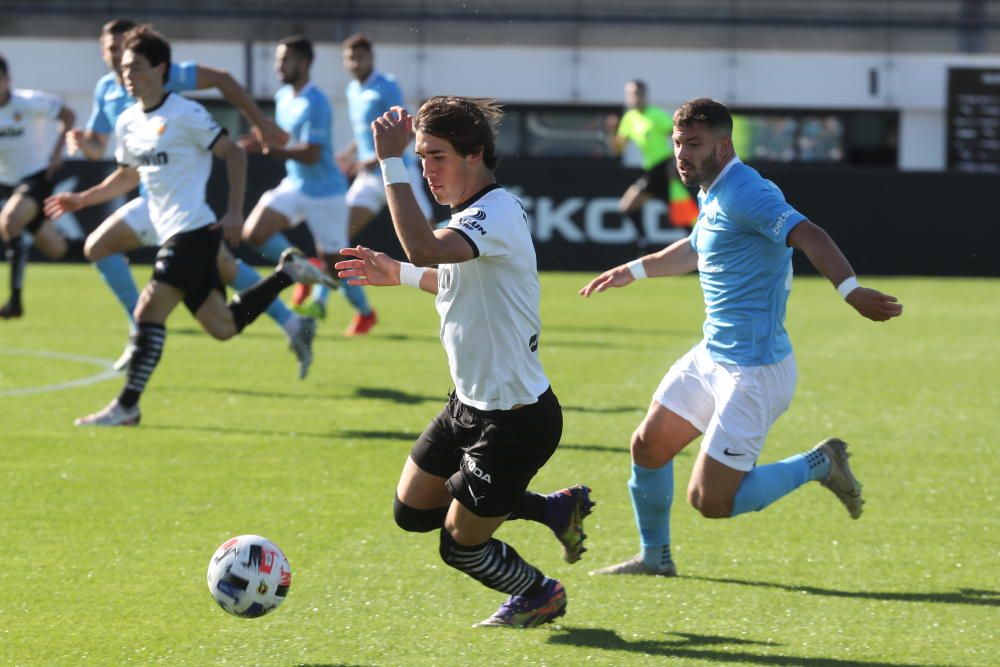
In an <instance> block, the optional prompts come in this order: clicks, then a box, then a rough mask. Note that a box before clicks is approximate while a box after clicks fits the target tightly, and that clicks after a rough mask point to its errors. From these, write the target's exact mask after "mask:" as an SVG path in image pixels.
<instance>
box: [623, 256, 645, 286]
mask: <svg viewBox="0 0 1000 667" xmlns="http://www.w3.org/2000/svg"><path fill="white" fill-rule="evenodd" d="M625 266H627V267H628V270H629V271H630V272H631V273H632V277H633V278H635V279H636V280H642V279H643V278H648V277H649V276H647V275H646V267H645V266H643V265H642V257H640V258H639V259H633V260H632V261H631V262H629V263H628V264H626V265H625Z"/></svg>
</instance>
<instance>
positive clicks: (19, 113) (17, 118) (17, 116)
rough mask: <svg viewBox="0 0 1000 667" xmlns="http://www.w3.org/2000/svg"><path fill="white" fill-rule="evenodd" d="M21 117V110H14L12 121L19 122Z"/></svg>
mask: <svg viewBox="0 0 1000 667" xmlns="http://www.w3.org/2000/svg"><path fill="white" fill-rule="evenodd" d="M21 118H23V116H22V115H21V112H20V111H15V112H14V122H15V123H20V122H21Z"/></svg>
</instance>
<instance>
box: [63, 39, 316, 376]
mask: <svg viewBox="0 0 1000 667" xmlns="http://www.w3.org/2000/svg"><path fill="white" fill-rule="evenodd" d="M134 27H135V23H134V22H132V21H129V20H126V19H116V20H113V21H109V22H108V23H106V24H105V25H104V27H103V28H102V29H101V38H100V41H101V56H102V57H103V59H104V62H105V64H106V65H107V67H108V70H109V71H108V73H107V74H105V75H104V76H103V77H101V79H100V80H98V82H97V85H96V86H95V87H94V103H93V109H92V111H91V114H90V119H89V120H88V121H87V128H86V129H85V130H81V129H75V130H72V131H71V132H69V134H68V135H67V137H66V141H67V144H68V146H69V151H70V153H82V154H83V155H84V157H86V158H87V159H88V160H100V159H102V158H103V157H104V154H105V151H106V149H107V146H108V140H109V137H110V135H111V133H112V132H113V131H114V127H115V122H116V121H117V119H118V116H120V115H121V113H122V112H123V111H124V110H125V109H127V108H128V107H130V106H132V105H133V104H135V99H133V97H132V96H131V95H130V94H129V92H128V91H127V90H126V88H125V84H124V81H123V79H122V73H121V55H122V40H123V37H124V35H125V33H126V32H128V31H129V30H130V29H132V28H134ZM208 88H215V89H216V90H218V91H219V92H220V93H221V94H222V96H223V97H224V98H225V99H226V101H227V102H229V103H230V104H232V105H233V107H235V108H236V109H238V110H239V111H240V113H241V114H242V115H243V116H244V117H245V118H246V119H247V120H248V121H249V122H250V123H251V125H252V127H253V132H254V134H255V135H257V136H260V137H261V138H262V140H265V141H273V142H278V143H284V142H285V141H286V140H287V135H286V134H285V133H284V132H282V131H281V129H280V128H278V127H277V126H276V125H275V124H274V123H273V122H271V121H270V120H269V119H268V118H267V117H266V116H264V114H263V113H262V112H261V110H260V109H259V108H258V107H257V104H256V103H255V102H254V101H253V98H251V97H250V95H249V94H248V93H247V92H246V90H244V89H243V87H242V86H240V85H239V84H238V83H237V82H236V81H235V80H234V79H233V77H232V76H230V74H229V73H228V72H226V71H224V70H219V69H212V68H209V67H202V66H200V65H198V64H196V63H193V62H182V63H174V64H172V65H171V67H170V72H169V75H168V76H167V84H166V90H168V91H170V92H174V93H180V92H186V91H191V90H205V89H208ZM158 243H159V240H158V239H157V238H156V233H155V230H154V228H153V224H152V222H151V221H150V219H149V206H148V202H147V199H146V195H145V193H144V192H143V191H142V189H141V188H140V193H139V196H138V197H136V198H134V199H132V200H130V201H129V202H128V203H126V204H125V205H123V206H122V207H121V208H119V209H118V210H116V211H115V212H114V213H112V214H111V215H110V216H109V217H108V218H107V219H106V220H105V221H104V222H103V223H101V225H100V226H99V227H98V228H97V229H95V230H94V231H93V232H92V233H91V234H90V235H89V236H88V237H87V243H86V246H85V253H86V256H87V259H88V260H90V261H91V262H93V263H94V265H95V266H96V267H97V269H98V271H100V272H101V275H102V276H103V277H104V279H105V281H106V282H107V283H108V286H109V287H110V288H111V290H112V291H113V292H114V293H115V296H116V297H117V298H118V301H119V302H120V303H121V305H122V307H123V308H124V309H125V312H126V314H127V315H128V318H129V327H130V330H131V332H132V333H133V334H134V333H135V321H134V319H133V316H132V314H133V312H134V311H135V306H136V302H137V300H138V298H139V292H138V289H137V288H136V285H135V280H134V279H133V278H132V274H131V272H130V271H129V267H128V261H127V260H126V258H125V253H126V252H128V251H130V250H135V249H137V248H141V247H144V246H155V245H158ZM219 270H220V273H221V275H222V279H223V282H225V283H226V284H228V285H230V286H231V287H233V288H234V289H236V290H241V289H247V288H248V287H250V286H252V285H254V284H255V283H256V282H257V281H258V280H260V274H258V273H257V271H256V270H254V269H253V268H252V267H250V266H248V265H246V264H244V263H243V262H241V261H240V260H238V259H236V258H235V257H233V255H232V253H231V252H230V251H229V249H228V248H226V246H225V245H223V246H221V247H220V251H219ZM266 312H267V314H268V315H269V316H270V317H271V318H272V319H273V320H274V321H275V322H276V323H277V324H278V325H279V326H281V328H282V331H283V332H284V333H285V336H286V337H287V338H288V342H289V346H290V347H291V349H292V351H293V352H294V353H295V355H296V357H297V358H298V362H299V377H300V378H304V377H305V376H306V374H307V373H308V372H309V366H310V365H311V364H312V359H313V354H312V340H313V337H314V336H315V334H316V323H315V321H313V320H312V319H309V318H303V317H299V316H297V315H295V314H294V313H292V312H291V311H290V310H289V309H288V308H287V307H286V306H285V305H284V304H283V303H282V302H281V301H275V302H274V303H272V304H270V305H269V306H268V308H267V311H266ZM134 351H135V345H134V341H133V340H130V342H129V344H128V345H127V346H126V349H125V352H124V353H123V354H122V356H121V357H120V358H119V359H118V361H116V362H115V364H114V366H115V368H116V369H118V370H122V369H124V368H125V367H126V366H127V365H128V362H129V360H130V359H131V356H132V353H133V352H134Z"/></svg>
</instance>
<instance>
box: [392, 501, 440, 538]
mask: <svg viewBox="0 0 1000 667" xmlns="http://www.w3.org/2000/svg"><path fill="white" fill-rule="evenodd" d="M447 514H448V508H447V507H436V508H434V509H429V510H418V509H414V508H412V507H410V506H409V505H404V504H403V502H402V501H401V500H400V499H399V498H395V499H394V500H393V502H392V516H393V518H394V519H396V525H397V526H399V527H400V528H402V529H403V530H405V531H407V532H410V533H429V532H431V531H432V530H437V529H439V528H441V526H443V525H444V517H445V515H447Z"/></svg>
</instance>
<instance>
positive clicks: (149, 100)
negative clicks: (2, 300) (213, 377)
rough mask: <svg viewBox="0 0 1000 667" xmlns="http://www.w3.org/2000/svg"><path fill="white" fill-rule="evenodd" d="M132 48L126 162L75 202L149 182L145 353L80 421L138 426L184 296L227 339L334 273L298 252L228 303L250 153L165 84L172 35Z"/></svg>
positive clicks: (135, 34) (121, 129) (141, 36)
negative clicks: (226, 251) (295, 291)
mask: <svg viewBox="0 0 1000 667" xmlns="http://www.w3.org/2000/svg"><path fill="white" fill-rule="evenodd" d="M123 47H124V52H123V54H122V75H123V79H124V82H125V85H126V87H127V88H128V91H129V93H130V94H131V95H132V96H133V97H135V99H136V100H138V102H137V103H136V104H134V105H133V106H131V107H129V108H128V109H126V110H125V111H124V112H122V114H121V115H120V116H119V118H118V122H117V123H116V125H115V137H116V140H117V149H116V151H115V157H116V158H117V159H118V161H119V164H120V166H119V168H118V169H117V170H116V171H115V172H114V173H113V174H111V175H110V176H109V177H108V178H107V179H105V180H104V182H102V183H101V184H99V185H97V186H94V187H93V188H90V189H89V190H86V191H84V192H83V193H81V194H80V195H78V196H77V197H76V198H73V199H70V200H68V201H67V204H68V205H70V206H77V207H79V206H89V205H93V204H96V203H101V202H104V201H108V200H109V199H112V198H114V197H116V196H119V195H121V194H124V193H125V192H128V191H130V190H131V189H133V188H135V187H136V185H138V183H139V181H140V179H141V181H142V183H143V185H144V186H145V187H146V193H147V197H148V203H149V215H150V219H151V220H152V222H153V225H154V227H155V229H156V234H157V237H158V238H161V239H163V240H164V242H163V244H162V246H161V247H160V251H159V252H158V253H157V256H156V264H155V265H154V268H153V277H152V280H151V281H150V282H149V284H148V285H146V288H145V289H144V290H143V293H142V295H141V296H140V297H139V304H138V306H136V311H135V318H136V323H137V327H138V335H137V336H136V347H137V350H136V353H135V356H134V358H133V360H132V363H131V364H129V368H128V375H127V380H126V384H125V387H124V389H123V390H122V392H121V393H120V394H119V396H118V398H116V399H114V400H113V401H112V402H111V403H110V404H109V405H108V406H107V407H106V408H104V409H103V410H101V411H100V412H97V413H95V414H92V415H89V416H87V417H83V418H81V419H78V420H77V421H76V423H77V425H79V426H85V425H98V426H125V425H135V424H138V422H139V417H140V415H139V403H138V401H139V397H140V395H141V394H142V392H143V390H144V389H145V386H146V382H147V381H148V380H149V376H150V374H151V373H152V372H153V369H154V368H155V367H156V365H157V363H158V362H159V360H160V355H161V352H162V350H163V342H164V339H165V337H166V328H165V324H166V320H167V317H168V316H169V315H170V313H171V312H172V311H173V309H174V308H175V307H176V306H177V305H178V304H179V303H180V302H181V301H183V302H184V304H185V306H187V308H188V310H190V311H191V313H192V314H193V315H194V316H195V318H196V319H197V320H198V321H199V322H200V323H201V325H202V327H204V329H205V330H206V331H207V332H208V333H210V334H211V335H212V336H214V337H215V338H218V339H220V340H226V339H228V338H231V337H233V336H235V335H236V334H238V333H240V332H241V331H242V330H243V328H244V327H246V326H247V325H248V324H250V323H251V322H252V321H253V320H254V319H256V317H257V316H258V315H260V313H262V312H263V311H264V309H265V308H266V307H267V305H268V304H269V303H271V301H273V300H274V299H275V298H276V297H277V295H278V293H279V292H280V291H281V290H282V289H284V288H285V287H287V286H289V285H291V284H292V282H293V280H297V281H305V282H308V281H310V280H313V281H315V280H323V279H325V276H324V275H323V274H322V273H321V272H320V271H318V270H317V269H315V267H313V266H312V265H310V264H309V263H308V262H307V261H306V260H305V259H304V258H303V257H301V254H296V253H295V252H291V251H290V252H288V253H285V255H284V256H283V257H282V261H281V262H280V263H279V265H278V267H277V269H276V270H275V272H274V273H273V274H271V275H270V276H269V277H267V278H265V279H264V280H262V281H260V282H259V283H257V284H256V285H254V286H253V287H251V288H250V289H248V290H244V291H243V292H241V293H240V294H238V295H236V296H235V297H234V298H233V300H232V302H231V303H230V304H228V306H227V304H226V301H225V288H224V287H223V284H222V281H221V278H220V276H219V271H218V264H217V258H218V254H219V246H220V245H221V243H222V237H223V234H224V235H225V236H226V238H227V239H228V240H229V241H230V242H238V240H239V234H240V229H241V227H242V223H243V214H242V211H243V194H244V187H245V179H246V155H245V154H244V153H243V151H242V150H241V149H240V148H239V147H238V146H236V144H235V143H233V142H232V141H231V140H230V139H229V137H227V136H226V133H225V130H223V129H221V128H220V127H219V126H218V125H217V124H216V123H215V121H214V120H212V117H211V116H210V115H209V114H208V112H207V111H206V110H205V108H204V107H203V106H201V105H200V104H198V103H197V102H194V101H192V100H189V99H186V98H184V97H182V96H180V95H177V94H171V93H170V92H169V91H167V90H166V89H165V84H166V81H167V75H168V73H169V71H170V45H169V44H168V43H167V42H166V40H165V39H163V37H161V36H160V35H159V34H158V33H156V32H155V31H154V30H153V29H152V28H151V27H149V26H139V27H136V28H134V29H132V30H130V31H129V32H128V33H126V35H125V41H124V44H123ZM213 155H214V156H215V157H218V158H220V159H221V160H223V161H225V163H226V176H227V179H228V183H229V198H228V210H227V211H226V213H225V215H223V216H222V218H221V219H220V220H219V221H218V223H216V219H215V214H214V213H213V212H212V210H211V208H209V206H208V204H207V203H206V202H205V186H206V184H207V182H208V177H209V174H210V173H211V169H212V156H213ZM54 201H56V202H59V201H60V200H54ZM64 210H66V209H65V208H64Z"/></svg>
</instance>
